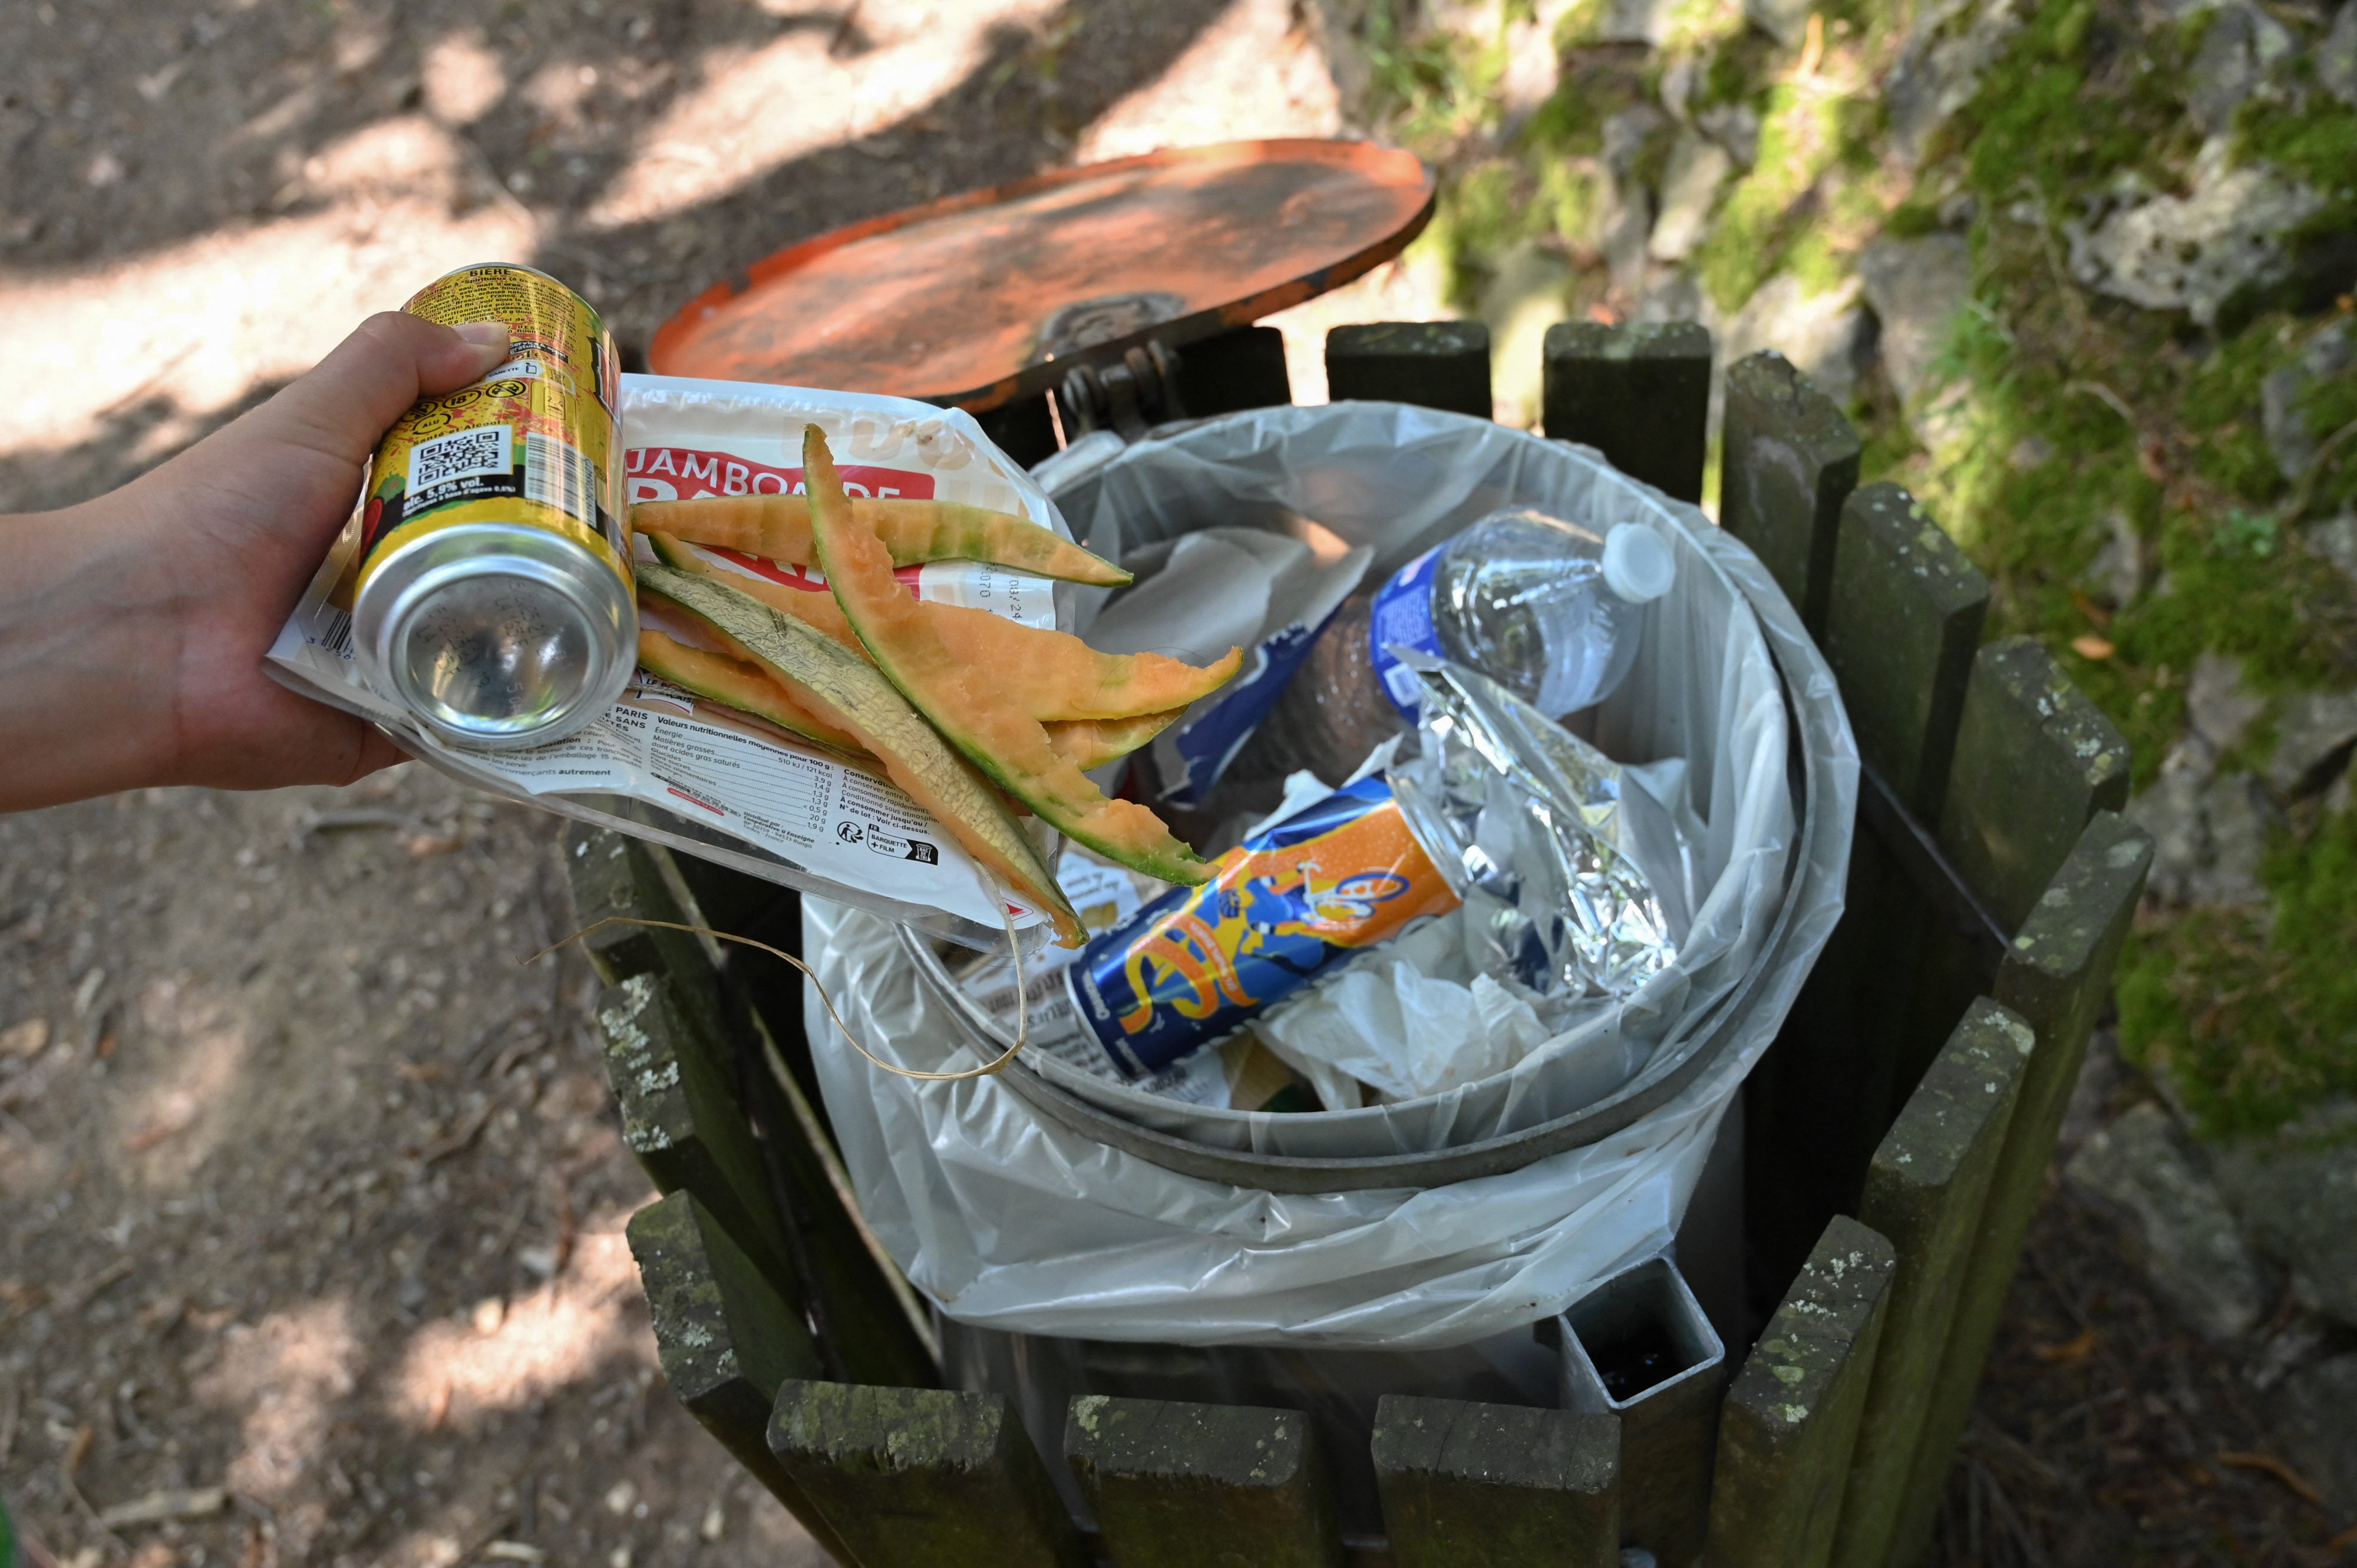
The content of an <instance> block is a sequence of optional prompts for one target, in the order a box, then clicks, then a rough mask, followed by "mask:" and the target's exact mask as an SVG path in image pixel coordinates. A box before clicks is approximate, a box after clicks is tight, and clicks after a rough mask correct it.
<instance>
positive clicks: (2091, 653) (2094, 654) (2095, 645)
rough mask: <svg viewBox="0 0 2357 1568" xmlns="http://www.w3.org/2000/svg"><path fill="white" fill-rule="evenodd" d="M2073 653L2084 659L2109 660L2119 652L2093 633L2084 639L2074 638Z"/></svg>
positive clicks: (2072, 641)
mask: <svg viewBox="0 0 2357 1568" xmlns="http://www.w3.org/2000/svg"><path fill="white" fill-rule="evenodd" d="M2071 651H2072V652H2073V653H2075V654H2077V655H2078V656H2079V657H2080V658H2082V659H2109V658H2110V657H2111V656H2112V655H2113V654H2115V653H2117V652H2118V651H2119V650H2118V649H2116V648H2115V647H2113V646H2112V645H2111V644H2110V643H2109V642H2107V641H2105V640H2104V639H2102V638H2100V637H2097V636H2096V635H2095V634H2094V633H2093V632H2092V631H2091V632H2088V633H2087V634H2086V635H2084V636H2083V637H2074V638H2072V639H2071Z"/></svg>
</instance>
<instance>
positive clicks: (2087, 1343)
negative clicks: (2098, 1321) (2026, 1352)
mask: <svg viewBox="0 0 2357 1568" xmlns="http://www.w3.org/2000/svg"><path fill="white" fill-rule="evenodd" d="M2094 1348H2095V1331H2094V1330H2093V1329H2092V1328H2090V1329H2087V1330H2086V1331H2085V1332H2083V1333H2082V1334H2081V1335H2080V1336H2079V1337H2077V1338H2075V1339H2065V1340H2064V1341H2063V1342H2062V1343H2061V1344H2060V1345H2039V1346H2034V1347H2032V1348H2031V1352H2030V1353H2031V1354H2032V1355H2034V1356H2036V1357H2037V1358H2038V1359H2040V1360H2041V1361H2043V1362H2045V1363H2046V1364H2047V1365H2048V1366H2050V1367H2060V1366H2064V1365H2066V1364H2068V1363H2070V1362H2072V1361H2082V1360H2084V1359H2086V1358H2087V1357H2088V1355H2089V1354H2090V1353H2092V1352H2093V1350H2094Z"/></svg>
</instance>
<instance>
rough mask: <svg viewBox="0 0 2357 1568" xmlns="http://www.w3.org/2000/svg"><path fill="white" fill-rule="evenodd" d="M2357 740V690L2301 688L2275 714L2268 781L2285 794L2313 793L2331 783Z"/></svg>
mask: <svg viewBox="0 0 2357 1568" xmlns="http://www.w3.org/2000/svg"><path fill="white" fill-rule="evenodd" d="M2352 745H2357V692H2301V693H2297V694H2295V695H2292V696H2289V697H2286V698H2285V699H2284V700H2283V703H2282V704H2281V706H2280V707H2279V708H2278V709H2277V710H2276V751H2275V756H2274V757H2271V758H2269V759H2268V762H2267V782H2268V783H2270V784H2272V785H2274V786H2275V787H2276V789H2277V790H2278V791H2279V792H2281V793H2283V794H2286V795H2305V794H2311V793H2313V792H2315V791H2316V790H2319V789H2323V788H2324V787H2325V786H2327V785H2329V784H2330V783H2331V782H2332V778H2333V775H2334V774H2336V773H2338V772H2339V771H2340V770H2341V768H2343V767H2345V766H2347V763H2348V757H2347V753H2348V751H2349V749H2350V748H2351V746H2352Z"/></svg>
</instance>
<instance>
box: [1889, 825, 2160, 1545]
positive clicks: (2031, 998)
mask: <svg viewBox="0 0 2357 1568" xmlns="http://www.w3.org/2000/svg"><path fill="white" fill-rule="evenodd" d="M2151 869H2152V840H2151V839H2150V838H2149V837H2148V836H2147V835H2146V834H2145V832H2143V831H2142V830H2141V829H2139V828H2136V827H2135V826H2134V825H2132V824H2130V823H2129V822H2126V821H2124V820H2123V819H2121V818H2119V817H2116V816H2115V815H2113V814H2112V813H2111V812H2109V811H2099V812H2097V813H2096V815H2095V817H2094V819H2093V821H2092V822H2089V823H2088V824H2087V826H2086V829H2085V831H2083V832H2081V833H2080V835H2079V840H2078V843H2077V844H2076V845H2075V846H2074V847H2073V848H2072V851H2071V854H2070V857H2069V858H2068V860H2066V861H2065V862H2064V864H2063V865H2062V868H2061V872H2060V873H2059V874H2058V875H2056V876H2055V878H2054V880H2053V883H2052V884H2051V885H2050V886H2049V887H2048V888H2047V889H2046V891H2045V893H2044V894H2043V895H2042V896H2041V897H2040V898H2039V900H2038V902H2037V904H2036V905H2035V906H2034V907H2033V908H2031V909H2030V911H2029V918H2028V919H2027V920H2025V921H2024V922H2023V924H2022V928H2021V932H2020V934H2019V935H2018V936H2017V937H2015V938H2014V940H2013V946H2012V949H2011V950H2010V951H2008V952H2007V954H2006V960H2005V964H2004V967H2003V968H2002V969H2000V970H1999V971H1998V973H1997V983H1996V998H1997V1000H1998V1001H2000V1002H2002V1003H2004V1004H2006V1005H2007V1007H2010V1008H2011V1009H2013V1011H2014V1012H2016V1013H2018V1014H2019V1015H2021V1016H2022V1017H2023V1018H2025V1019H2027V1020H2028V1021H2029V1026H2030V1027H2031V1028H2033V1029H2035V1030H2036V1031H2037V1033H2038V1047H2037V1049H2036V1050H2035V1051H2033V1052H2032V1053H2031V1055H2030V1058H2029V1069H2028V1071H2027V1072H2026V1073H2025V1075H2024V1076H2023V1079H2022V1084H2021V1090H2020V1093H2019V1097H2018V1100H2017V1101H2016V1102H2015V1105H2014V1112H2013V1120H2012V1122H2011V1124H2010V1125H2009V1126H2008V1127H2007V1130H2006V1138H2005V1148H2004V1152H2003V1153H2001V1154H2000V1155H1998V1156H1997V1164H1996V1174H1995V1176H1993V1177H1992V1178H1991V1180H1990V1183H1989V1192H1988V1198H1987V1201H1986V1205H1985V1206H1984V1208H1983V1211H1982V1218H1981V1222H1980V1225H1979V1227H1978V1229H1977V1231H1976V1234H1975V1240H1974V1246H1973V1252H1972V1257H1971V1261H1970V1262H1968V1263H1967V1265H1966V1266H1965V1269H1964V1276H1963V1279H1962V1281H1961V1282H1960V1283H1959V1284H1958V1286H1957V1290H1956V1312H1955V1321H1954V1323H1953V1326H1951V1327H1950V1329H1949V1331H1948V1342H1947V1348H1946V1349H1945V1351H1944V1352H1943V1355H1942V1357H1941V1360H1940V1368H1939V1378H1938V1380H1937V1382H1936V1383H1935V1384H1934V1385H1933V1389H1932V1399H1931V1402H1930V1407H1929V1414H1928V1416H1927V1417H1926V1419H1925V1421H1924V1423H1923V1439H1922V1446H1921V1449H1920V1450H1919V1451H1918V1453H1917V1455H1916V1457H1915V1463H1914V1467H1913V1471H1912V1473H1911V1474H1910V1476H1909V1477H1908V1480H1907V1487H1906V1495H1905V1500H1904V1502H1903V1503H1902V1504H1901V1507H1900V1519H1899V1523H1898V1528H1897V1530H1896V1532H1895V1534H1894V1537H1893V1539H1894V1541H1895V1550H1894V1561H1900V1562H1910V1563H1911V1562H1913V1561H1914V1560H1915V1558H1916V1557H1917V1556H1920V1555H1921V1552H1922V1551H1923V1550H1924V1548H1925V1546H1926V1545H1927V1544H1928V1542H1929V1541H1930V1540H1931V1536H1932V1521H1933V1520H1934V1518H1935V1517H1936V1516H1937V1513H1938V1509H1939V1503H1940V1494H1941V1489H1942V1487H1943V1486H1944V1485H1945V1482H1946V1479H1947V1472H1948V1466H1949V1464H1950V1462H1951V1460H1952V1458H1953V1455H1954V1452H1955V1445H1956V1439H1957V1437H1958V1436H1959V1435H1960V1434H1962V1433H1963V1431H1964V1423H1965V1421H1966V1420H1967V1419H1968V1418H1969V1417H1970V1415H1971V1413H1972V1403H1973V1395H1974V1391H1975V1390H1976V1389H1977V1388H1978V1387H1979V1385H1980V1376H1981V1368H1982V1365H1983V1364H1984V1363H1985V1362H1986V1360H1987V1359H1988V1349H1989V1343H1990V1341H1991V1340H1992V1339H1993V1338H1995V1337H1996V1325H1997V1319H1998V1318H1999V1317H2000V1316H2002V1315H2003V1312H2004V1308H2005V1295H2006V1291H2007V1287H2008V1286H2010V1285H2011V1283H2012V1282H2013V1273H2014V1269H2015V1267H2016V1265H2017V1264H2018V1262H2019V1261H2020V1257H2021V1240H2022V1237H2023V1235H2024V1234H2025V1233H2026V1232H2027V1231H2028V1230H2029V1216H2030V1211H2031V1210H2032V1209H2033V1208H2035V1207H2036V1205H2037V1202H2038V1199H2039V1196H2040V1193H2041V1192H2042V1191H2043V1190H2044V1186H2045V1178H2046V1165H2047V1162H2048V1160H2049V1159H2050V1157H2051V1156H2052V1155H2053V1152H2054V1139H2055V1136H2056V1134H2057V1133H2059V1132H2060V1131H2061V1125H2062V1112H2063V1110H2064V1108H2065V1107H2066V1106H2067V1105H2068V1104H2069V1102H2070V1098H2071V1090H2072V1086H2074V1085H2075V1084H2076V1083H2077V1082H2078V1079H2079V1068H2080V1065H2081V1063H2083V1061H2084V1060H2085V1059H2086V1054H2087V1036H2088V1035H2089V1033H2090V1032H2091V1031H2093V1028H2094V1024H2095V1017H2096V1015H2097V1014H2098V1013H2099V1012H2101V1011H2102V1009H2103V1005H2104V999H2105V998H2106V997H2107V996H2108V995H2109V994H2110V992H2111V983H2112V969H2113V966H2114V965H2115V963H2116V962H2117V961H2118V959H2119V953H2120V946H2121V944H2122V943H2123V942H2124V941H2125V940H2126V938H2127V932H2128V926H2129V923H2130V921H2131V920H2132V919H2133V918H2134V917H2135V914H2136V900H2137V899H2138V898H2139V897H2142V895H2143V892H2144V881H2145V875H2146V874H2147V872H2149V871H2150V870H2151Z"/></svg>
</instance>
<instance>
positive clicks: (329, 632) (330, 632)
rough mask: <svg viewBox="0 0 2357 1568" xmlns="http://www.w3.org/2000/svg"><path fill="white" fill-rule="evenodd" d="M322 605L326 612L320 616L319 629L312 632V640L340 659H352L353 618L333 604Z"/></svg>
mask: <svg viewBox="0 0 2357 1568" xmlns="http://www.w3.org/2000/svg"><path fill="white" fill-rule="evenodd" d="M322 609H323V610H324V612H325V613H324V614H322V615H321V616H320V618H319V626H318V629H317V631H315V632H313V633H312V634H311V640H312V641H313V642H315V643H317V644H318V646H320V647H321V648H323V649H325V650H328V652H329V653H332V654H334V655H335V656H336V657H337V658H339V659H350V657H351V656H352V618H351V617H350V616H349V615H347V614H346V613H345V612H344V611H342V610H339V609H338V608H336V607H334V606H333V605H327V606H323V607H322Z"/></svg>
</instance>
